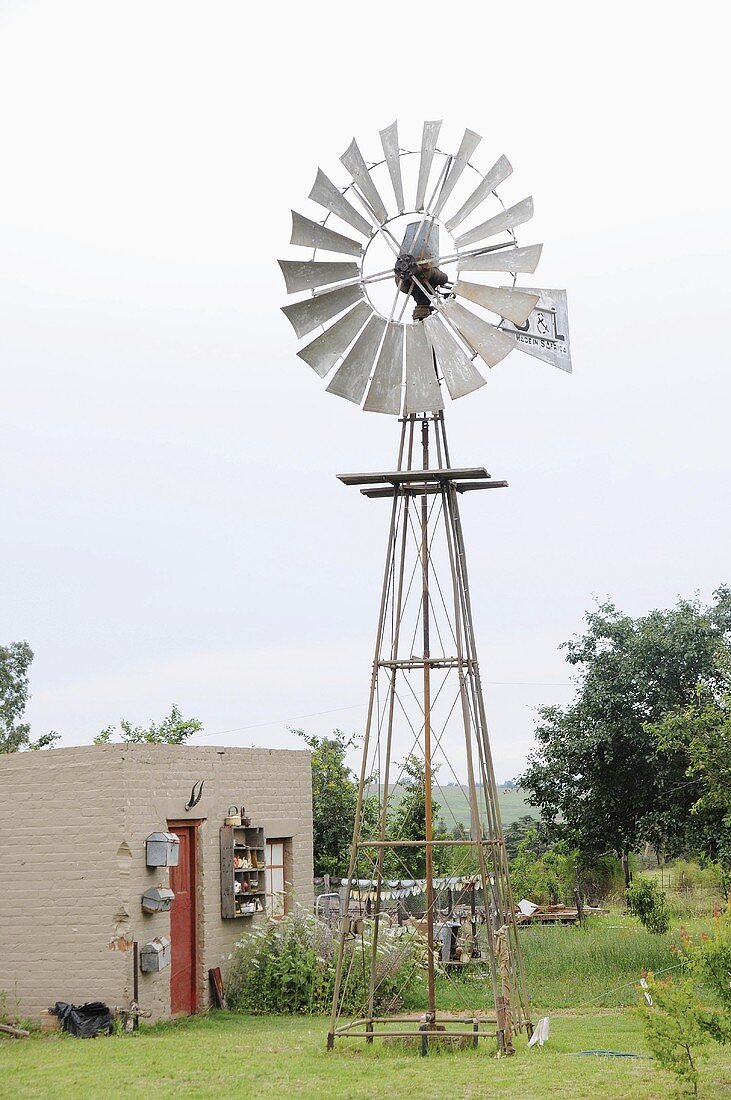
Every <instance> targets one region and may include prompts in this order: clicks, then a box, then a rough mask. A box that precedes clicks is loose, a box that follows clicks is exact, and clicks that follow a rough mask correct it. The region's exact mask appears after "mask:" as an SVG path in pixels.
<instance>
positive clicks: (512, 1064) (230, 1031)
mask: <svg viewBox="0 0 731 1100" xmlns="http://www.w3.org/2000/svg"><path fill="white" fill-rule="evenodd" d="M326 1030H327V1024H326V1022H325V1021H324V1020H322V1019H318V1018H311V1017H310V1018H305V1019H302V1018H296V1019H289V1018H287V1019H281V1018H277V1019H274V1018H271V1017H250V1016H232V1015H231V1016H229V1015H226V1014H223V1013H212V1014H211V1015H210V1016H208V1017H202V1018H198V1019H195V1018H193V1019H190V1020H183V1021H180V1022H178V1023H177V1024H172V1025H159V1026H158V1027H155V1028H148V1029H144V1028H143V1029H142V1030H141V1031H139V1032H138V1033H137V1034H136V1035H133V1036H125V1035H120V1036H115V1037H112V1038H111V1039H106V1038H101V1039H96V1040H91V1041H90V1040H81V1039H72V1038H69V1037H67V1036H61V1037H53V1038H47V1037H44V1038H40V1037H34V1038H32V1039H27V1040H22V1041H14V1040H7V1041H6V1040H0V1097H3V1098H5V1097H8V1098H9V1097H14V1098H18V1097H44V1098H45V1097H54V1100H56V1098H57V1100H86V1098H93V1100H103V1098H106V1097H129V1096H143V1095H145V1096H155V1097H159V1098H161V1100H164V1098H167V1097H181V1096H182V1097H195V1098H198V1097H201V1098H206V1097H216V1098H219V1097H221V1096H256V1097H257V1100H266V1098H268V1097H272V1098H274V1097H276V1098H277V1100H281V1097H283V1096H286V1097H288V1098H302V1100H318V1098H320V1097H322V1098H327V1100H332V1097H339V1098H342V1100H359V1098H365V1097H368V1098H369V1100H372V1098H373V1097H374V1096H379V1095H394V1096H403V1095H411V1096H414V1097H417V1096H418V1097H419V1098H420V1100H422V1098H423V1100H444V1098H445V1097H449V1098H450V1100H451V1098H454V1100H463V1098H474V1100H477V1098H478V1097H479V1098H480V1100H483V1098H484V1097H485V1096H491V1095H493V1096H495V1095H499V1096H500V1097H501V1098H505V1100H545V1097H547V1096H550V1097H561V1098H566V1100H584V1098H586V1100H589V1098H590V1097H591V1098H592V1100H593V1098H595V1097H601V1098H602V1100H629V1098H630V1097H632V1100H665V1098H666V1097H668V1096H669V1095H670V1093H671V1090H672V1083H671V1082H670V1080H669V1078H668V1077H667V1076H666V1075H665V1074H664V1073H662V1072H660V1071H658V1070H656V1069H655V1068H654V1065H653V1063H652V1062H651V1061H650V1060H649V1059H648V1058H647V1057H641V1058H606V1057H601V1058H599V1057H593V1056H584V1057H580V1056H579V1055H578V1052H579V1051H582V1050H597V1049H602V1050H604V1049H612V1050H618V1051H625V1052H629V1053H635V1054H640V1055H646V1053H647V1052H646V1050H645V1046H644V1042H643V1039H642V1032H641V1027H640V1023H639V1021H638V1020H637V1019H636V1018H635V1017H634V1016H633V1015H632V1014H631V1013H629V1012H626V1011H625V1012H622V1011H621V1010H610V1011H607V1010H600V1011H598V1012H594V1013H591V1014H582V1015H564V1016H559V1015H556V1016H554V1017H553V1018H552V1020H551V1037H550V1040H549V1043H548V1045H547V1046H546V1047H544V1048H543V1050H537V1049H535V1050H528V1049H527V1048H526V1044H525V1039H524V1037H522V1038H521V1039H520V1040H519V1044H518V1050H517V1053H516V1055H515V1057H513V1058H509V1059H500V1060H496V1059H494V1058H491V1057H490V1053H491V1052H492V1050H488V1047H487V1046H483V1047H482V1048H481V1049H480V1050H479V1051H472V1050H468V1051H458V1052H444V1051H442V1052H433V1053H431V1054H430V1055H429V1057H428V1058H421V1057H420V1056H419V1055H418V1054H417V1053H416V1052H415V1051H413V1050H411V1049H407V1048H404V1047H401V1046H396V1045H392V1046H383V1045H378V1044H377V1043H374V1044H373V1046H371V1047H370V1048H368V1047H366V1046H365V1043H364V1042H363V1041H361V1040H353V1041H352V1043H351V1045H346V1043H345V1042H343V1043H341V1044H340V1045H339V1046H338V1047H336V1049H335V1051H334V1052H333V1053H331V1054H328V1053H326V1051H325V1032H326ZM486 1042H487V1041H486ZM700 1095H701V1097H706V1098H711V1097H713V1098H720V1097H726V1096H731V1052H724V1051H722V1050H720V1048H719V1049H716V1050H715V1051H714V1052H713V1054H712V1056H711V1057H710V1058H709V1059H708V1060H707V1061H704V1063H703V1069H702V1077H701V1091H700Z"/></svg>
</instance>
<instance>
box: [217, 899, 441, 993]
mask: <svg viewBox="0 0 731 1100" xmlns="http://www.w3.org/2000/svg"><path fill="white" fill-rule="evenodd" d="M372 937H373V923H372V922H370V921H366V922H364V931H363V934H362V935H359V936H354V937H353V938H352V939H350V940H348V941H347V943H346V950H345V955H344V962H343V981H342V986H341V991H340V993H341V1012H342V1013H343V1015H359V1014H361V1013H362V1012H363V1011H364V1009H365V1007H366V1004H367V999H368V988H369V983H370V970H371V949H372V943H373V939H372ZM337 944H338V939H337V936H336V935H334V934H333V933H332V932H331V930H330V929H329V927H328V926H327V925H326V924H323V923H322V922H321V921H319V920H317V918H316V917H313V916H312V915H311V914H307V913H304V912H298V913H295V914H292V915H288V916H285V917H283V918H281V919H280V920H271V919H269V920H266V921H264V922H262V923H261V924H260V925H259V926H258V927H257V928H256V929H255V930H254V931H253V932H251V933H250V935H248V936H245V937H244V939H242V940H241V941H240V943H238V944H237V949H236V953H235V955H234V958H233V961H232V964H231V969H230V971H229V976H228V980H227V983H226V996H227V999H228V1003H229V1006H230V1007H231V1008H232V1009H233V1010H234V1011H236V1012H247V1013H252V1014H254V1015H267V1014H269V1015H292V1014H300V1013H310V1014H319V1013H326V1012H329V1011H330V1007H331V1004H332V996H333V988H334V985H335V963H336V953H337ZM426 960H427V945H426V941H425V939H424V938H423V937H422V936H421V935H420V934H419V933H418V932H416V931H414V929H412V928H389V927H386V926H385V925H384V924H383V923H382V924H381V926H380V928H379V933H378V949H377V954H376V973H375V1002H374V1011H375V1012H376V1013H378V1014H382V1013H385V1012H393V1011H395V1010H396V1009H398V1008H400V1007H401V1005H402V1004H403V1003H404V1001H409V1000H411V999H413V998H414V997H415V995H416V994H417V992H418V991H419V990H420V989H421V988H423V986H424V980H425V973H426Z"/></svg>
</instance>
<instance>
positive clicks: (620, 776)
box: [520, 587, 731, 877]
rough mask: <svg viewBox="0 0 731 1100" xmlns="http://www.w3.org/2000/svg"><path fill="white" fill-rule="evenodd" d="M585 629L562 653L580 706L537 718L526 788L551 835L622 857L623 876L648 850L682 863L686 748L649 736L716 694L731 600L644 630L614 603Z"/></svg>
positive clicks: (545, 711)
mask: <svg viewBox="0 0 731 1100" xmlns="http://www.w3.org/2000/svg"><path fill="white" fill-rule="evenodd" d="M586 622H587V629H586V632H585V633H584V634H583V635H582V636H579V637H576V638H573V639H572V640H571V641H569V642H566V643H564V646H563V648H565V650H566V660H567V661H568V663H569V664H571V665H573V666H574V667H575V668H576V669H577V695H576V699H575V701H574V702H573V703H572V704H570V705H569V706H567V707H544V708H542V709H541V710H540V712H539V713H540V718H541V721H540V725H539V726H538V728H537V730H536V739H537V742H538V747H537V749H536V750H535V752H534V753H533V754H532V755H531V757H530V758H529V761H528V768H527V770H526V772H525V774H524V775H523V776H521V778H520V785H521V786H522V787H523V788H524V789H525V790H526V791H528V792H529V796H530V797H529V799H528V801H529V803H530V804H531V805H534V806H538V807H539V808H540V811H541V816H542V817H543V819H544V821H546V823H547V824H548V825H549V827H550V829H551V832H552V834H553V835H554V836H557V837H564V838H566V839H567V840H568V841H569V843H570V844H571V845H573V846H576V847H577V848H579V849H580V850H581V851H582V853H584V854H600V853H603V852H606V851H607V850H613V851H615V852H616V853H617V855H622V856H624V857H625V865H626V857H627V853H628V852H630V851H631V850H633V849H634V848H635V847H636V846H638V845H639V844H640V843H641V842H642V841H645V840H646V841H649V842H650V843H651V844H652V845H653V847H654V848H655V849H656V850H657V851H658V852H661V853H664V854H667V855H673V854H676V853H677V852H679V851H681V850H683V848H684V847H685V846H686V844H687V843H688V840H689V834H690V832H691V828H692V825H693V821H692V818H691V815H690V808H691V806H692V805H693V803H694V802H695V801H696V799H697V791H695V790H694V788H693V785H692V784H690V783H689V782H688V779H687V776H686V771H687V768H688V766H689V763H690V761H689V755H688V751H687V747H686V746H685V745H684V744H674V743H667V742H661V741H660V739H658V737H657V736H655V735H654V734H653V732H652V728H651V727H652V725H653V724H654V723H657V722H660V721H661V720H662V719H663V718H665V717H666V716H667V715H668V714H669V713H672V712H675V711H677V710H678V709H681V708H683V707H685V706H688V705H690V704H691V703H692V702H693V700H694V699H696V698H697V693H698V690H699V685H701V686H702V689H703V690H704V691H705V692H709V693H711V694H712V693H714V692H717V691H718V690H719V687H720V684H721V683H722V680H723V674H722V669H721V665H720V663H719V660H718V654H719V652H721V651H724V650H728V646H729V638H730V637H731V589H729V588H725V587H724V588H719V589H718V590H717V591H716V592H715V593H714V600H713V602H712V604H711V605H710V606H709V607H703V606H702V605H701V604H700V603H699V602H698V601H697V600H695V601H687V600H681V601H680V602H679V603H678V605H677V607H675V608H672V609H671V610H669V611H652V612H651V613H650V614H648V615H645V616H642V617H640V618H637V619H633V618H631V617H630V616H629V615H625V614H623V613H622V612H620V611H619V610H618V609H617V608H616V607H615V606H614V605H613V604H611V603H605V604H602V605H600V606H599V607H598V608H597V610H596V611H593V612H591V613H589V614H588V615H587V616H586ZM627 877H628V875H627Z"/></svg>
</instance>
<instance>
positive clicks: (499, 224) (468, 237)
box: [454, 195, 533, 248]
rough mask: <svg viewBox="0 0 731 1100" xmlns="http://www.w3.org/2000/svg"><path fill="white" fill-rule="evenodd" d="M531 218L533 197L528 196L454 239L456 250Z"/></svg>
mask: <svg viewBox="0 0 731 1100" xmlns="http://www.w3.org/2000/svg"><path fill="white" fill-rule="evenodd" d="M532 217H533V196H532V195H529V196H528V198H527V199H521V201H520V202H516V204H515V206H510V207H508V209H507V210H503V212H502V213H501V214H496V215H495V217H494V218H488V220H487V221H486V222H482V224H481V225H478V226H475V228H474V229H470V230H469V231H468V232H467V233H463V234H462V235H461V236H460V237H455V239H454V243H455V245H456V247H457V248H464V247H465V245H468V244H475V243H476V242H477V241H484V240H485V238H486V237H494V236H495V235H496V234H497V233H502V232H504V231H505V230H506V229H513V228H514V227H515V226H516V225H523V224H524V223H525V222H529V221H530V220H531V218H532Z"/></svg>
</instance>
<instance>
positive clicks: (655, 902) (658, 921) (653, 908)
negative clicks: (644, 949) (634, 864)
mask: <svg viewBox="0 0 731 1100" xmlns="http://www.w3.org/2000/svg"><path fill="white" fill-rule="evenodd" d="M627 910H628V912H630V913H631V914H632V916H633V917H637V918H638V919H639V920H640V921H641V922H642V924H643V925H644V926H645V928H646V929H647V930H648V932H653V933H654V934H655V935H657V936H664V935H665V933H666V932H667V931H668V930H669V928H670V913H669V912H668V907H667V899H666V897H665V894H664V893H663V891H662V890H661V889H660V887H659V886H658V885H657V883H656V882H653V880H652V879H649V878H643V877H641V876H638V877H637V878H635V879H634V880H633V881H632V882H631V883H630V884H629V886H628V887H627Z"/></svg>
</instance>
